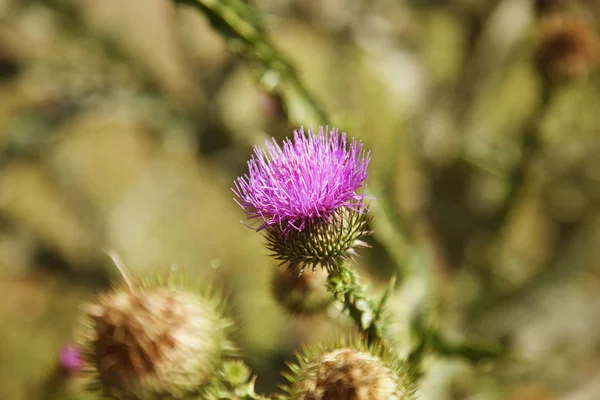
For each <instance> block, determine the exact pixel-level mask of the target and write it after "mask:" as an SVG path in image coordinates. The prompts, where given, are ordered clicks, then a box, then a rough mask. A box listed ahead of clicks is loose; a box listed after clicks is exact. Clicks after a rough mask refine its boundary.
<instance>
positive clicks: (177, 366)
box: [83, 287, 230, 400]
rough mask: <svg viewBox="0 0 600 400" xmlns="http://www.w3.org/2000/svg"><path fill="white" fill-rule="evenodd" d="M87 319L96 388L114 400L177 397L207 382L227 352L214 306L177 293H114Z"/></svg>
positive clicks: (87, 340) (87, 343)
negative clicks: (115, 399)
mask: <svg viewBox="0 0 600 400" xmlns="http://www.w3.org/2000/svg"><path fill="white" fill-rule="evenodd" d="M87 317H88V320H89V323H88V325H89V332H88V333H87V334H86V335H84V339H83V342H84V343H83V344H84V345H85V348H86V359H87V363H88V364H89V366H90V368H91V370H92V372H93V373H94V375H95V378H96V380H97V382H95V383H96V384H95V386H96V387H97V389H99V390H101V391H102V392H103V393H105V394H107V395H110V396H112V397H115V398H117V399H128V400H129V399H136V400H137V399H148V400H154V399H164V398H175V399H177V398H182V397H184V396H185V395H186V394H189V393H191V392H195V391H197V390H198V389H199V388H200V387H201V386H202V385H203V384H205V383H207V382H208V381H209V380H210V378H211V376H212V375H213V374H214V373H215V372H216V371H217V370H218V369H219V367H220V364H221V361H222V357H223V355H224V354H225V353H226V352H227V351H228V349H230V345H229V342H228V341H227V339H226V336H225V333H224V331H225V330H226V328H227V327H228V325H229V323H228V321H227V320H226V319H224V318H223V317H221V315H220V313H219V310H218V307H217V306H216V303H215V302H214V301H209V300H208V299H204V298H203V297H201V296H199V295H196V294H193V293H190V292H186V291H183V290H181V289H173V288H160V287H158V288H151V289H142V288H128V289H125V288H124V289H115V290H113V291H111V292H109V293H106V294H103V295H101V296H100V297H99V299H98V300H97V302H96V303H95V304H93V305H90V306H89V307H87Z"/></svg>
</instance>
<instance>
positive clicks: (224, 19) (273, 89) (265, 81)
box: [175, 0, 328, 125]
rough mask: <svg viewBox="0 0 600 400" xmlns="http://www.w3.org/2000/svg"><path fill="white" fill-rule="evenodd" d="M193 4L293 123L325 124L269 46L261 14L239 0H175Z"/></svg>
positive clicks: (293, 72) (288, 66)
mask: <svg viewBox="0 0 600 400" xmlns="http://www.w3.org/2000/svg"><path fill="white" fill-rule="evenodd" d="M175 2H176V3H181V4H187V5H190V6H193V7H195V8H197V9H198V10H199V11H201V12H202V13H203V14H204V15H206V16H207V17H208V19H209V22H210V23H211V25H212V26H213V28H215V29H216V30H217V31H218V32H219V33H220V34H221V36H222V37H223V38H224V39H225V41H226V42H227V45H228V47H229V49H230V50H231V51H232V52H233V53H235V54H238V55H240V56H242V57H244V58H245V59H246V60H247V61H248V62H249V63H250V64H251V65H253V66H254V67H255V69H254V70H255V71H256V72H258V83H259V85H260V86H261V87H262V88H263V89H264V90H265V91H267V92H268V93H271V94H274V95H279V96H281V97H282V99H283V100H284V106H285V107H286V110H285V111H286V114H287V116H288V118H289V119H290V120H292V121H294V122H295V123H300V124H304V123H316V124H319V125H325V124H326V123H327V121H328V118H327V116H326V114H325V112H324V110H323V108H322V107H321V105H320V104H319V102H318V101H317V100H316V99H315V98H314V97H313V96H312V95H311V94H310V93H309V92H308V90H307V89H306V88H305V86H304V85H303V84H302V83H301V82H300V79H299V78H298V74H297V72H296V68H295V67H294V66H293V65H292V63H291V62H289V61H288V60H287V58H286V57H284V56H283V55H282V54H281V53H280V52H279V51H278V50H276V49H275V47H274V46H273V44H272V42H271V40H270V38H269V37H268V35H267V33H266V30H265V28H264V23H263V21H262V18H261V15H260V13H259V11H258V10H257V9H256V7H255V6H253V5H251V4H250V3H251V2H248V1H243V0H227V1H224V0H175Z"/></svg>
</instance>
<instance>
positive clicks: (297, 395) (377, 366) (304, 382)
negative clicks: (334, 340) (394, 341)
mask: <svg viewBox="0 0 600 400" xmlns="http://www.w3.org/2000/svg"><path fill="white" fill-rule="evenodd" d="M298 360H299V362H298V364H296V365H291V366H290V369H291V371H292V372H291V374H288V375H287V376H286V377H287V379H288V380H289V382H290V383H289V386H287V387H285V388H284V389H285V391H286V392H287V393H288V395H289V398H290V399H293V400H413V399H414V392H415V389H414V384H413V380H412V378H411V376H410V374H409V373H408V369H407V368H406V367H405V366H404V365H403V363H401V362H400V361H399V360H398V359H397V358H396V357H394V356H393V355H391V354H390V353H389V352H387V351H385V350H383V349H382V348H381V347H379V348H375V347H368V346H366V345H365V344H363V343H362V342H360V341H356V342H354V343H352V344H345V343H343V342H342V343H340V344H338V345H336V346H333V347H329V348H313V349H310V350H306V351H305V353H304V355H302V356H299V357H298Z"/></svg>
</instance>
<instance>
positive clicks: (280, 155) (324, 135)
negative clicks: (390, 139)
mask: <svg viewBox="0 0 600 400" xmlns="http://www.w3.org/2000/svg"><path fill="white" fill-rule="evenodd" d="M369 160H370V159H369V153H366V152H365V151H364V150H363V145H362V142H356V141H355V140H354V139H352V141H351V142H350V144H349V145H348V143H347V140H346V133H345V132H342V133H341V134H340V133H338V130H337V129H335V128H333V129H332V130H331V131H329V130H328V128H325V129H324V128H323V127H320V128H319V133H318V134H315V132H314V130H313V129H312V127H311V128H310V129H308V134H305V133H304V129H303V128H300V130H297V131H294V139H293V141H292V140H290V139H286V140H285V141H284V142H283V147H280V146H279V145H278V144H277V142H276V141H275V139H273V140H272V141H267V143H266V150H265V149H263V148H261V147H259V146H256V147H255V148H254V155H253V156H252V159H251V160H250V161H248V171H249V172H248V174H245V175H244V176H242V177H239V178H237V180H236V181H235V188H234V189H233V191H234V193H235V194H236V196H237V199H236V202H237V203H238V204H239V205H240V206H241V207H242V208H243V209H244V211H245V212H246V215H247V216H248V219H250V220H259V221H260V220H262V221H261V225H260V226H259V227H258V228H257V230H262V229H270V228H278V229H279V231H280V232H281V233H282V234H283V235H284V236H287V235H288V234H289V233H290V232H291V231H294V230H295V231H298V232H301V231H302V230H303V229H304V228H305V227H306V225H307V224H308V223H311V222H315V221H317V220H328V219H329V218H330V217H331V216H332V214H333V213H334V212H335V211H336V210H338V209H340V208H341V207H346V208H348V209H350V210H353V211H357V212H361V213H362V212H364V211H365V209H366V207H365V206H364V204H363V199H364V198H365V197H364V194H358V193H357V190H358V189H359V188H360V187H361V186H362V183H363V181H364V180H365V179H367V166H368V164H369Z"/></svg>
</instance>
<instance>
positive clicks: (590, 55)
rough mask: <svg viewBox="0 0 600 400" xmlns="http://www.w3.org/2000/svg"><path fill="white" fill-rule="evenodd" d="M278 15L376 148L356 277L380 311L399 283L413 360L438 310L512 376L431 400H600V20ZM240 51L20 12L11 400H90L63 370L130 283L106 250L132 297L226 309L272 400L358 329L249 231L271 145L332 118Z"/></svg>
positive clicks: (464, 380) (0, 88)
mask: <svg viewBox="0 0 600 400" xmlns="http://www.w3.org/2000/svg"><path fill="white" fill-rule="evenodd" d="M256 7H257V8H258V9H259V11H260V14H261V15H262V18H263V19H264V22H265V26H266V30H267V32H268V34H270V36H271V38H272V40H273V42H274V44H275V46H276V48H277V49H279V50H280V51H281V52H282V54H284V55H285V56H286V57H288V58H289V60H291V63H292V64H294V65H295V66H296V68H297V71H298V75H299V78H300V82H302V84H304V85H305V86H306V88H307V90H308V92H310V93H312V94H313V95H314V96H315V98H316V99H317V101H318V102H319V103H320V104H321V105H322V110H323V112H324V113H325V115H326V116H327V120H328V122H329V123H330V126H331V125H333V126H336V127H339V128H340V129H342V130H345V131H347V132H348V133H349V135H350V136H354V137H356V138H358V139H360V140H363V141H364V143H365V146H366V148H367V149H369V150H370V151H371V158H372V162H371V165H370V175H369V180H368V182H367V192H371V193H370V194H371V195H375V196H376V197H377V200H376V201H374V202H373V203H372V211H373V215H374V217H375V219H374V221H373V223H372V228H373V230H374V234H373V236H371V237H370V238H369V243H370V245H371V246H372V248H370V249H363V250H361V251H360V257H359V258H358V259H357V260H356V262H355V265H356V268H357V269H358V271H359V273H360V275H361V278H362V279H363V281H364V282H365V283H368V285H369V288H370V290H372V291H373V293H376V294H378V293H381V291H382V290H383V289H384V288H385V286H386V285H387V282H388V280H389V279H390V278H391V277H393V276H395V277H396V278H397V290H396V291H395V292H394V293H393V295H392V297H391V300H390V303H389V308H390V311H391V312H392V313H393V316H392V317H391V328H390V329H391V334H392V335H393V336H394V340H397V341H398V348H399V349H400V350H402V349H403V348H410V346H411V345H412V344H414V342H415V338H414V335H412V336H411V333H410V332H409V324H410V320H411V318H412V317H411V316H413V315H414V313H415V311H414V310H415V309H427V310H428V315H429V317H428V318H429V319H430V320H431V321H432V322H431V323H432V324H434V325H435V326H436V327H437V329H438V330H439V331H440V332H442V333H443V334H444V335H445V336H446V337H448V338H449V340H456V341H469V342H472V343H481V344H485V345H498V344H501V345H502V346H505V348H506V352H507V354H509V355H510V356H509V357H505V358H503V360H501V361H497V362H476V363H473V362H469V361H467V360H464V359H462V358H460V357H458V358H457V357H442V356H436V355H430V356H427V357H426V359H425V360H424V362H425V364H424V365H425V371H426V374H425V376H424V377H423V381H422V388H421V390H420V396H421V397H420V398H421V399H423V400H426V399H435V400H454V399H456V400H458V399H486V400H487V399H490V400H495V399H510V400H549V399H565V400H597V399H599V398H600V324H599V323H598V321H600V296H599V295H598V294H599V293H600V246H599V244H600V225H599V211H600V208H599V207H598V206H599V204H600V203H599V201H600V113H598V110H599V109H600V74H599V73H598V72H597V70H595V69H594V67H595V66H596V64H597V60H598V57H599V52H600V47H599V44H598V39H597V25H596V22H597V21H598V19H599V18H600V3H599V2H598V1H596V0H588V1H584V0H580V1H575V0H571V1H569V0H564V1H560V0H545V1H544V0H539V1H535V0H452V1H449V0H327V1H323V0H257V1H256ZM231 50H235V48H231V47H229V48H228V46H227V43H226V41H225V40H224V39H223V37H222V35H221V34H220V33H219V31H218V30H215V29H213V27H211V25H210V23H209V20H208V19H207V18H206V17H205V16H204V15H203V14H202V13H201V12H199V11H198V9H195V8H193V7H189V6H175V5H174V4H173V3H172V2H171V1H167V0H129V1H118V0H85V1H83V0H45V1H44V0H38V1H35V0H0V293H1V294H0V400H24V399H47V398H74V399H79V398H87V397H85V396H83V395H80V394H78V392H79V390H78V387H77V384H76V383H72V382H71V380H70V378H68V377H66V376H65V374H64V373H62V372H61V369H60V362H59V354H60V349H61V348H62V346H64V345H65V344H68V343H71V342H72V341H73V340H74V331H75V330H76V328H77V326H78V316H79V315H80V305H81V304H82V303H83V302H85V301H89V300H92V299H93V298H94V296H95V295H96V294H97V293H98V292H100V291H102V290H105V289H107V288H108V287H109V285H110V282H111V281H120V279H121V278H120V276H119V274H118V272H117V270H116V268H114V265H113V264H112V263H111V262H110V259H108V257H106V255H105V254H104V253H103V251H102V250H103V249H105V248H108V249H114V250H116V251H118V252H119V253H120V255H121V257H122V258H123V259H124V261H125V262H126V264H127V265H128V267H129V269H130V270H131V271H132V274H133V275H135V276H143V275H144V274H152V273H155V272H156V271H163V270H165V269H167V268H170V267H171V266H174V265H177V266H182V267H184V268H186V269H188V270H193V271H194V272H197V273H198V274H199V275H200V276H201V277H202V279H203V280H205V281H206V282H207V283H210V284H212V286H214V287H218V288H222V290H223V293H224V295H225V297H226V298H227V304H228V309H229V312H230V315H231V316H232V318H234V319H235V320H236V324H237V329H236V332H235V337H234V340H235V342H236V343H237V345H238V346H239V347H240V348H241V352H242V354H243V357H244V359H245V360H246V361H247V362H248V364H249V365H250V367H251V368H252V369H253V371H254V372H255V373H256V374H257V375H258V379H257V389H258V391H262V392H265V393H271V392H273V391H275V390H276V386H277V385H279V384H281V383H283V378H281V376H280V373H279V372H280V371H281V370H282V369H284V368H285V362H286V361H291V360H293V359H294V352H296V351H298V350H300V349H301V347H302V345H303V344H310V343H315V342H321V341H327V340H330V339H331V338H334V337H336V336H338V335H339V334H340V333H341V332H344V331H346V332H348V331H351V330H352V325H351V323H349V322H348V321H345V320H343V319H342V320H341V321H340V318H339V315H338V314H339V311H337V310H335V309H334V310H331V311H329V312H324V313H323V314H322V315H318V316H313V317H310V318H309V317H302V318H296V317H293V316H291V315H290V314H289V313H287V312H286V311H285V310H284V309H283V308H282V307H281V305H280V304H279V303H278V302H277V301H276V300H275V298H274V296H273V295H272V288H271V286H272V284H271V281H272V277H273V273H274V271H275V270H276V268H275V267H276V265H277V264H276V263H274V262H273V261H272V260H271V259H270V258H269V257H268V254H267V250H266V249H265V248H264V246H263V241H262V238H261V235H260V234H257V233H256V232H253V231H252V230H250V229H248V228H247V227H245V226H244V225H243V224H242V223H240V221H241V220H243V219H244V215H243V213H242V211H241V210H240V209H239V207H238V206H237V205H236V204H235V202H234V201H233V193H232V192H231V186H232V182H233V180H234V179H235V177H236V176H239V175H241V174H243V173H244V172H245V169H246V160H247V159H248V158H249V156H250V154H251V152H252V146H253V145H255V144H262V143H264V140H265V139H266V138H268V137H271V136H273V137H275V138H277V139H278V140H280V139H282V138H284V137H286V136H289V135H290V134H291V133H292V131H293V129H295V128H298V127H299V126H300V125H301V124H303V125H304V126H305V127H306V126H309V125H311V124H313V125H315V126H316V125H318V124H319V122H318V121H316V120H313V119H311V118H310V117H309V116H310V110H308V109H307V110H305V109H304V108H303V107H307V106H306V102H303V101H301V100H302V98H301V97H302V96H303V95H302V92H301V91H300V95H299V96H300V97H298V96H294V95H293V94H289V93H283V95H282V96H279V95H278V93H277V91H270V92H271V93H268V92H267V90H265V89H268V87H269V85H268V83H265V79H266V78H265V76H267V74H265V71H261V70H260V68H258V69H257V68H256V66H255V65H254V64H253V63H252V62H247V60H246V57H243V56H240V54H239V52H235V51H231ZM267 72H268V71H267ZM280 94H281V93H280ZM282 99H285V101H283V100H282ZM296 100H298V101H297V103H295V101H296ZM417 340H418V338H417ZM411 343H412V344H411ZM63 372H64V371H63Z"/></svg>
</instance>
